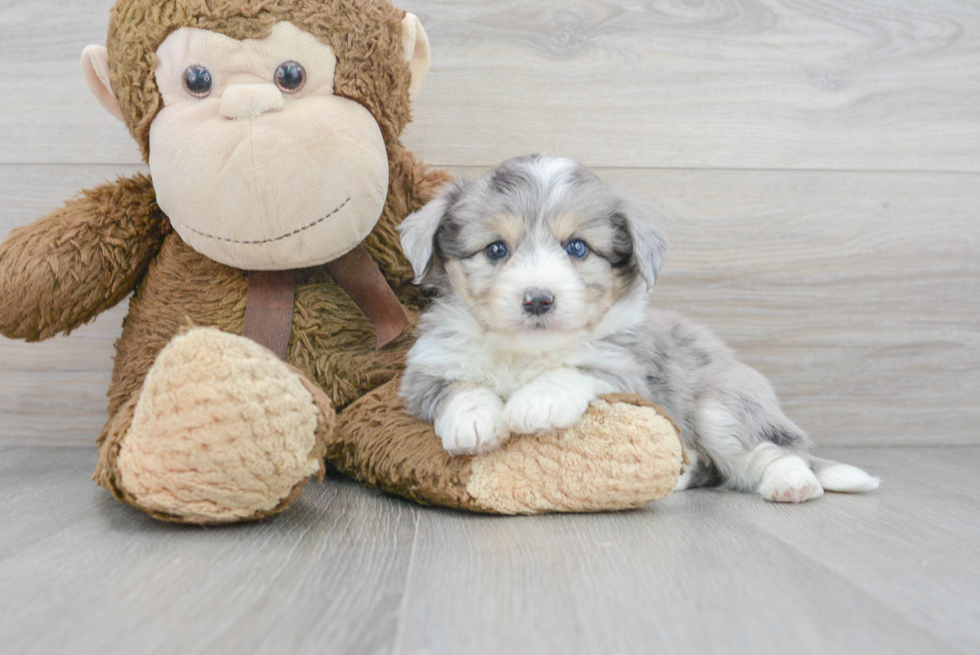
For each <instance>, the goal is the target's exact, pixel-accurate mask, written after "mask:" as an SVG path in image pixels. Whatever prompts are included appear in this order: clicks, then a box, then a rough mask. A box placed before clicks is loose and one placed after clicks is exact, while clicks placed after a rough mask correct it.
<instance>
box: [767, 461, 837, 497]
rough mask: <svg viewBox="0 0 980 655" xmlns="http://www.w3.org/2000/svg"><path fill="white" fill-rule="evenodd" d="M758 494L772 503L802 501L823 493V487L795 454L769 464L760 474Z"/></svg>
mask: <svg viewBox="0 0 980 655" xmlns="http://www.w3.org/2000/svg"><path fill="white" fill-rule="evenodd" d="M759 494H761V495H762V497H763V498H765V499H766V500H769V501H772V502H774V503H802V502H804V501H807V500H812V499H814V498H819V497H820V496H822V495H823V487H821V486H820V483H819V482H818V481H817V476H815V475H814V474H813V471H811V470H810V467H809V466H808V465H807V463H806V462H804V461H803V460H802V459H801V458H800V457H797V456H795V455H793V456H789V457H782V458H780V459H777V460H776V461H775V462H773V463H772V464H770V465H769V466H768V467H767V468H766V472H765V473H763V475H762V482H761V483H760V484H759Z"/></svg>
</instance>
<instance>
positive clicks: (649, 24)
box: [0, 0, 980, 445]
mask: <svg viewBox="0 0 980 655" xmlns="http://www.w3.org/2000/svg"><path fill="white" fill-rule="evenodd" d="M111 4H112V2H111V0H73V1H71V2H68V1H61V2H56V1H54V0H15V1H11V2H6V3H3V5H2V6H0V207H2V208H3V209H2V210H0V236H2V235H5V234H6V233H7V232H9V231H10V230H11V229H13V228H14V227H16V226H17V225H22V224H25V223H28V222H30V221H32V220H34V219H35V218H37V217H38V216H41V215H43V214H44V213H46V212H48V211H50V210H52V209H54V208H55V207H57V206H58V205H59V204H60V203H61V201H62V200H63V199H65V198H67V197H70V196H72V195H74V193H76V192H77V191H78V190H79V189H81V188H83V187H86V186H91V185H93V184H97V183H99V182H101V181H102V180H105V179H111V178H113V177H114V176H115V175H117V174H127V173H131V172H133V171H134V170H137V169H138V167H139V165H140V157H139V152H138V150H137V148H136V146H135V144H134V143H133V141H132V140H131V138H130V137H129V135H128V133H127V132H126V130H125V128H124V127H123V126H122V124H121V123H118V122H116V121H115V120H114V119H113V118H111V117H110V116H108V115H107V114H105V113H104V112H103V111H102V110H101V108H100V107H99V106H98V104H97V103H96V102H95V100H94V99H92V98H90V96H89V94H88V91H87V89H86V87H85V84H84V82H83V81H82V78H81V75H80V73H79V68H78V56H79V54H80V53H81V50H82V48H83V47H84V46H85V45H87V44H89V43H98V42H102V41H104V38H105V31H106V26H107V22H108V10H109V7H110V6H111ZM401 5H402V6H404V7H405V8H406V9H409V10H411V11H414V12H416V13H417V14H418V15H419V17H420V18H421V20H422V22H423V24H424V25H425V26H426V29H427V31H428V34H429V37H430V39H431V42H432V49H433V67H432V71H431V73H430V76H429V78H428V80H427V83H426V88H425V89H424V91H423V94H422V96H421V97H420V98H419V101H418V103H417V106H416V111H415V119H416V122H415V124H414V125H412V126H411V127H410V128H409V131H408V133H407V135H406V143H407V144H408V145H409V146H410V147H411V148H412V149H413V150H415V152H416V153H417V154H418V155H420V156H421V157H422V158H424V159H425V160H426V161H428V162H430V163H432V164H434V165H438V166H442V167H446V168H449V169H450V170H452V171H453V172H461V173H476V172H479V171H481V170H484V169H485V168H486V167H488V166H491V165H493V164H494V163H496V162H497V161H499V160H501V159H504V158H507V157H510V156H513V155H517V154H522V153H525V152H530V151H546V152H551V153H560V154H563V155H568V156H572V157H575V158H577V159H580V160H581V161H583V162H584V163H586V164H587V165H590V166H593V167H597V168H599V169H601V170H600V171H599V172H600V174H602V175H603V176H604V177H606V178H609V179H619V180H622V181H623V183H624V184H625V185H626V186H627V187H629V188H631V189H632V190H634V191H635V192H636V193H638V194H640V195H642V196H644V197H646V198H649V199H651V200H652V201H654V202H655V204H656V206H658V207H659V209H660V211H662V212H663V214H664V218H663V222H664V226H665V228H666V230H667V232H668V233H669V235H670V236H671V238H672V240H673V242H674V246H675V248H674V253H673V256H672V259H671V261H670V262H669V263H668V268H667V270H666V272H665V275H664V276H663V278H662V282H661V288H660V292H659V293H660V299H661V302H663V304H664V305H665V306H669V307H671V308H674V309H677V310H680V311H683V312H685V313H688V314H690V315H693V316H695V317H697V318H699V319H702V320H705V321H707V322H708V323H710V324H711V325H712V326H713V327H714V328H715V329H716V330H717V331H718V332H719V333H720V334H721V335H722V336H723V337H724V338H725V339H727V340H728V341H729V342H730V343H731V344H732V345H733V346H735V347H736V348H737V349H738V350H739V352H740V353H741V354H742V355H743V357H744V358H745V359H746V360H747V361H749V362H750V363H752V364H753V365H755V366H757V367H758V368H760V369H761V370H762V371H763V372H764V373H766V374H767V375H769V376H770V377H771V379H772V380H773V382H774V384H775V386H776V388H777V390H778V391H779V393H780V395H781V397H782V398H783V400H784V404H785V405H786V407H787V409H788V411H789V413H790V414H791V416H793V417H794V418H795V419H796V420H797V421H798V422H799V423H800V424H801V425H802V426H803V427H804V428H805V429H807V430H809V431H810V432H811V433H812V434H813V436H814V439H815V441H817V443H818V444H824V445H897V444H940V443H943V444H951V443H974V444H976V443H980V434H978V430H977V428H976V425H977V424H978V423H980V406H978V401H977V398H980V374H978V373H980V215H978V214H980V209H978V208H980V3H976V2H974V1H972V0H959V1H957V0H904V1H897V0H896V1H895V2H881V1H880V0H849V1H846V2H845V1H843V0H827V1H824V2H815V1H809V0H808V1H805V2H780V1H777V0H765V1H757V0H730V1H725V2H723V1H721V0H705V1H704V2H701V3H686V2H682V1H681V0H667V1H665V2H657V3H639V2H633V1H629V0H616V1H607V2H578V1H570V0H562V1H547V2H534V1H531V2H529V1H527V0H524V1H521V2H514V1H510V0H506V1H497V2H476V1H466V2H459V1H458V0H453V1H451V2H450V1H446V2H424V1H421V0H406V1H404V2H402V3H401ZM2 301H3V299H2V298H0V302H2ZM124 314H125V308H124V307H122V308H117V309H115V310H113V311H111V312H108V313H107V314H105V315H104V316H103V317H101V318H100V319H99V320H98V321H97V322H96V323H94V324H93V325H90V326H87V327H85V328H83V329H81V330H79V331H78V332H76V333H75V334H73V335H72V336H70V337H67V338H58V339H55V340H52V341H49V342H47V343H44V344H40V345H25V344H21V343H14V342H11V341H5V340H0V439H7V440H25V441H36V440H40V441H44V442H53V441H72V442H92V441H93V439H94V437H95V435H96V434H97V433H98V431H99V428H100V427H101V423H102V421H103V420H104V416H105V409H104V406H105V391H106V389H107V387H108V383H109V376H110V371H111V364H112V362H111V357H112V343H113V341H114V339H115V338H116V337H117V336H118V334H119V330H120V323H121V320H122V317H123V316H124Z"/></svg>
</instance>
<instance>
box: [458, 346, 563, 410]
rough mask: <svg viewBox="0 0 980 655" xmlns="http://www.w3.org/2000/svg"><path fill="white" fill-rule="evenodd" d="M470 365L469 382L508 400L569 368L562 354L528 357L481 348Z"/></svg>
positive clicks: (528, 355)
mask: <svg viewBox="0 0 980 655" xmlns="http://www.w3.org/2000/svg"><path fill="white" fill-rule="evenodd" d="M471 361H472V365H471V366H468V367H467V368H468V369H469V370H468V377H467V380H466V381H467V382H473V383H475V384H480V385H484V386H487V387H490V388H491V389H492V390H493V391H494V392H495V393H497V395H499V396H500V397H501V398H504V399H505V400H506V399H507V398H509V397H510V396H512V395H513V394H514V393H515V392H516V391H517V390H518V389H520V388H522V387H524V386H527V385H528V384H529V383H530V382H532V381H533V380H534V379H536V378H538V377H540V376H541V375H543V374H544V373H547V372H548V371H551V370H554V369H556V368H561V367H563V366H568V365H569V362H568V361H567V358H566V357H563V356H561V354H559V353H548V354H538V353H535V354H527V353H513V352H506V351H505V352H501V351H497V350H494V349H492V348H485V347H484V348H480V349H479V350H478V351H477V352H474V353H473V359H472V360H471Z"/></svg>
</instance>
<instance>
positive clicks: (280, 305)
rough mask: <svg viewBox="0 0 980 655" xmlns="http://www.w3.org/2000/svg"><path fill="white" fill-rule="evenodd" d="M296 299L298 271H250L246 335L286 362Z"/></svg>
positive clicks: (244, 333)
mask: <svg viewBox="0 0 980 655" xmlns="http://www.w3.org/2000/svg"><path fill="white" fill-rule="evenodd" d="M295 300H296V273H295V271H250V272H249V274H248V295H247V296H246V299H245V329H244V330H243V331H242V335H243V336H246V337H248V338H249V339H251V340H252V341H255V342H257V343H258V344H259V345H262V346H265V347H266V348H268V349H269V350H271V351H272V352H274V353H275V354H276V355H278V356H279V359H282V360H284V361H285V359H286V351H287V350H288V349H289V335H290V333H292V331H293V303H294V302H295Z"/></svg>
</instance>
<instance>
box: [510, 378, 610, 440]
mask: <svg viewBox="0 0 980 655" xmlns="http://www.w3.org/2000/svg"><path fill="white" fill-rule="evenodd" d="M591 400H592V399H590V398H586V397H585V396H584V395H580V394H574V393H566V394H560V393H558V392H557V390H555V391H552V390H542V389H536V388H534V387H533V386H528V387H524V388H523V389H520V390H518V391H517V393H515V394H514V395H513V396H511V397H510V400H508V401H507V405H506V406H505V407H504V420H505V421H506V422H507V427H508V428H510V431H511V432H516V433H517V434H536V433H541V432H550V431H552V430H561V429H563V428H567V427H570V426H572V425H574V424H575V423H576V422H577V421H578V420H579V419H580V418H582V414H584V413H585V410H587V409H588V408H589V402H591Z"/></svg>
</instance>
